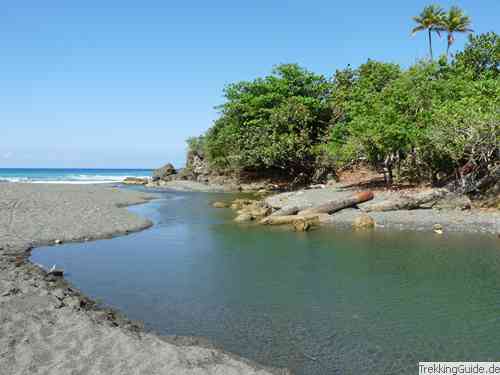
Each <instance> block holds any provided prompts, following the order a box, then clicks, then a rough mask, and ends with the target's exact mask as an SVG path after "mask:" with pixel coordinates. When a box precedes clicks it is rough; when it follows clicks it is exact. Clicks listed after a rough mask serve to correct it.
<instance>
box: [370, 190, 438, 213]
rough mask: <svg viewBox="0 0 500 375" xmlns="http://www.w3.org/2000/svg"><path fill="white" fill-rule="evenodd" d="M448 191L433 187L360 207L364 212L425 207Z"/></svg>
mask: <svg viewBox="0 0 500 375" xmlns="http://www.w3.org/2000/svg"><path fill="white" fill-rule="evenodd" d="M446 194H448V191H447V190H446V189H435V190H431V191H427V192H423V193H419V194H415V195H413V196H406V197H400V198H397V199H394V200H385V201H382V202H377V203H373V204H370V205H367V206H364V207H362V208H361V209H362V210H363V211H365V212H374V211H375V212H382V211H396V210H414V209H416V208H420V207H421V206H423V205H426V206H427V208H430V207H432V205H430V206H429V203H433V202H437V201H438V200H440V199H441V198H443V197H444V196H445V195H446Z"/></svg>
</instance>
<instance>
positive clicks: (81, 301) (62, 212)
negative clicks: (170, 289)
mask: <svg viewBox="0 0 500 375" xmlns="http://www.w3.org/2000/svg"><path fill="white" fill-rule="evenodd" d="M151 198H152V196H151V195H146V194H142V193H139V192H133V191H119V190H117V189H113V188H111V187H108V186H89V185H41V184H10V183H0V374H6V375H7V374H9V375H11V374H12V375H14V374H23V375H25V374H55V375H58V374H61V375H68V374H106V375H108V374H120V375H127V374H176V375H177V374H179V375H181V374H261V375H264V374H286V373H288V372H287V371H285V370H271V369H265V368H263V367H260V366H258V365H256V364H254V363H252V362H250V361H247V360H244V359H241V358H239V357H236V356H233V355H231V354H228V353H225V352H223V351H222V350H219V349H215V348H213V347H211V346H210V345H209V344H207V343H205V342H204V341H203V340H199V339H195V338H172V337H170V338H166V337H160V336H157V335H154V334H151V333H145V332H144V331H143V330H142V329H141V326H140V325H139V324H136V323H134V322H130V321H128V320H127V319H126V318H123V317H121V316H120V315H119V314H118V313H117V312H115V311H112V310H107V309H101V308H96V307H95V305H94V302H93V301H91V300H90V299H88V298H86V297H85V296H83V295H82V294H81V293H80V292H79V291H78V290H77V289H75V288H74V287H72V286H71V285H69V284H68V283H66V282H65V280H64V279H62V278H59V277H53V276H49V275H47V273H46V272H45V271H43V270H41V269H40V268H38V267H37V266H35V265H33V264H31V263H30V262H29V261H28V257H29V254H30V249H31V248H32V247H33V246H39V245H45V244H51V243H55V242H56V241H57V242H59V241H61V242H68V241H85V240H92V239H98V238H106V237H111V236H114V235H119V234H125V233H127V232H131V231H137V230H141V229H145V228H147V227H149V226H150V225H151V223H150V222H149V221H148V220H145V219H142V218H139V217H137V216H136V215H134V214H132V213H130V212H129V211H128V210H126V209H124V208H123V207H125V206H127V205H131V204H139V203H144V202H146V201H147V200H149V199H151ZM89 272H92V270H89Z"/></svg>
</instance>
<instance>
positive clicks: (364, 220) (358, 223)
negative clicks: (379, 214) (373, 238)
mask: <svg viewBox="0 0 500 375" xmlns="http://www.w3.org/2000/svg"><path fill="white" fill-rule="evenodd" d="M352 227H353V228H354V229H371V228H373V227H375V220H373V218H372V217H370V216H368V215H367V214H362V215H359V216H357V217H356V218H355V219H354V221H353V223H352Z"/></svg>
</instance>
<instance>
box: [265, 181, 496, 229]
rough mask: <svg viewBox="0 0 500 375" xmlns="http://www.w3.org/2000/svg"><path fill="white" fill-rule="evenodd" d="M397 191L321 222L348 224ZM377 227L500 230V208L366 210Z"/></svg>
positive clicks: (298, 199) (328, 192) (292, 197)
mask: <svg viewBox="0 0 500 375" xmlns="http://www.w3.org/2000/svg"><path fill="white" fill-rule="evenodd" d="M352 194H353V190H349V189H335V188H324V189H311V190H300V191H296V192H290V193H282V194H276V195H273V196H271V197H268V198H267V199H266V200H265V201H266V202H267V204H268V205H270V206H272V207H273V208H276V209H279V208H282V207H287V206H298V207H301V208H302V207H311V206H316V205H319V204H322V203H325V202H328V201H330V200H333V199H344V198H346V197H348V196H350V195H352ZM396 197H398V193H397V192H387V191H380V192H375V197H374V199H373V200H372V201H370V202H367V203H363V204H360V205H359V208H360V209H358V208H348V209H344V210H341V211H339V212H336V213H334V214H332V215H330V216H329V217H328V218H327V219H326V220H323V224H327V225H328V224H331V225H334V226H338V227H351V225H352V222H353V221H354V219H355V218H356V217H357V216H359V215H361V214H362V213H363V212H362V209H363V207H364V205H367V204H372V203H374V202H380V201H383V200H385V199H395V198H396ZM368 215H369V216H371V217H372V218H373V219H374V220H375V223H376V227H377V228H386V229H404V230H421V231H432V229H433V227H434V225H435V224H441V225H442V226H443V230H444V231H453V232H471V233H488V234H500V212H498V211H496V212H485V211H479V210H463V211H462V210H450V209H442V210H436V209H417V210H398V211H387V212H369V213H368Z"/></svg>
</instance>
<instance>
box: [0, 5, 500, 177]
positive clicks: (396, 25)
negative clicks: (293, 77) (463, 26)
mask: <svg viewBox="0 0 500 375" xmlns="http://www.w3.org/2000/svg"><path fill="white" fill-rule="evenodd" d="M428 3H429V1H420V0H404V1H403V0H397V1H396V0H389V1H386V0H382V1H373V0H364V1H361V0H351V1H335V0H308V1H305V0H302V1H299V0H295V1H280V0H251V1H235V0H232V1H229V0H228V1H220V0H213V1H201V0H200V1H189V0H184V1H169V0H163V1H148V0H141V1H138V0H135V1H126V0H119V1H118V0H107V1H106V0H99V1H97V0H86V1H67V0H64V1H63V0H61V1H52V0H44V1H40V0H24V1H3V2H2V4H1V5H0V40H1V57H0V130H1V131H0V168H1V167H124V168H126V167H131V168H133V167H157V166H159V165H161V164H163V163H165V162H167V161H172V162H174V164H176V165H177V166H181V165H182V164H183V162H184V151H185V143H184V140H185V139H186V138H187V137H189V136H192V135H197V134H199V133H201V132H203V131H204V130H206V129H207V128H208V127H209V126H210V125H211V123H212V121H213V120H214V119H215V118H216V115H217V113H216V111H215V110H214V109H213V107H214V106H216V105H218V104H220V103H221V102H222V96H221V94H222V88H223V87H224V85H225V84H227V83H230V82H234V81H237V80H244V79H252V78H254V77H256V76H259V75H264V74H267V73H268V72H269V71H270V70H271V69H272V67H273V65H276V64H278V63H289V62H296V63H299V64H301V65H302V66H304V67H306V68H308V69H310V70H313V71H315V72H318V73H322V74H325V75H327V76H331V74H332V73H333V72H334V71H335V69H337V68H343V67H345V66H346V65H347V64H351V65H352V66H357V65H359V64H361V63H363V62H365V61H366V60H367V59H368V58H372V59H377V60H384V61H392V62H397V63H400V64H402V65H404V66H407V65H409V64H411V63H413V62H415V61H416V60H417V59H419V58H422V57H425V56H426V54H427V53H428V52H427V41H426V39H425V38H426V35H425V33H422V34H421V35H418V36H416V37H413V38H411V37H410V29H411V27H412V20H411V17H412V16H414V15H416V14H418V13H419V12H420V10H421V9H422V8H423V6H424V5H426V4H428ZM436 3H439V4H441V5H442V6H443V7H449V6H450V5H454V4H455V5H458V6H460V7H461V8H463V9H464V10H465V11H466V13H467V14H468V15H470V16H471V17H472V21H473V28H474V30H475V31H476V32H486V31H492V30H493V31H496V32H499V25H500V0H461V1H453V2H452V1H444V0H443V1H439V2H438V1H436ZM465 39H466V38H465V37H464V36H458V38H457V43H456V44H455V47H454V49H457V48H460V47H461V46H462V45H463V43H464V41H465ZM445 43H446V38H441V39H437V38H436V39H435V47H436V52H439V53H442V52H443V51H444V50H445ZM436 52H435V53H436ZM436 54H437V53H436Z"/></svg>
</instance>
